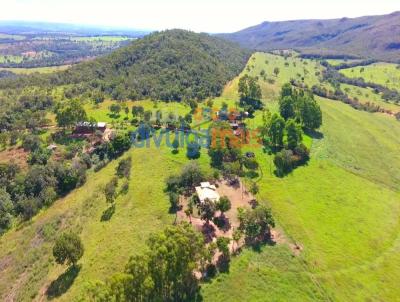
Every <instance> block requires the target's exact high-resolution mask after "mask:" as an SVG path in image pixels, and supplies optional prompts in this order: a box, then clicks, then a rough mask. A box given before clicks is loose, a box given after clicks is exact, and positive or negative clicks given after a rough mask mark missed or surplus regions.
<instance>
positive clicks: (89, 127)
mask: <svg viewBox="0 0 400 302" xmlns="http://www.w3.org/2000/svg"><path fill="white" fill-rule="evenodd" d="M106 128H107V124H106V123H104V122H99V123H95V124H92V123H90V122H79V123H77V124H76V127H75V131H74V132H75V133H79V134H88V133H93V132H94V131H101V132H104V131H106Z"/></svg>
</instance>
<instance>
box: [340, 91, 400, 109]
mask: <svg viewBox="0 0 400 302" xmlns="http://www.w3.org/2000/svg"><path fill="white" fill-rule="evenodd" d="M340 87H341V89H342V90H343V91H344V92H346V94H347V95H348V96H350V97H351V98H353V99H355V98H357V99H358V100H359V102H360V103H362V104H366V103H370V104H374V105H376V106H379V107H380V108H383V109H385V110H390V111H392V112H393V113H396V112H399V111H400V104H396V103H390V102H386V101H385V100H384V99H383V98H382V97H381V95H380V94H377V93H375V92H374V90H373V89H371V88H362V87H357V86H353V85H347V84H341V85H340Z"/></svg>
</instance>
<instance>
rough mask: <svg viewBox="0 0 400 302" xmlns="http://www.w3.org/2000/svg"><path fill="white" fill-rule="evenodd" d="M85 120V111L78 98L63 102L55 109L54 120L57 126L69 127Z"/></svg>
mask: <svg viewBox="0 0 400 302" xmlns="http://www.w3.org/2000/svg"><path fill="white" fill-rule="evenodd" d="M86 120H87V115H86V111H85V109H84V108H83V106H82V104H81V103H80V102H79V101H78V100H71V101H70V102H68V103H63V104H61V105H59V107H58V108H57V109H56V121H57V125H58V126H59V127H62V128H69V127H71V126H74V125H75V124H76V123H78V122H83V121H86Z"/></svg>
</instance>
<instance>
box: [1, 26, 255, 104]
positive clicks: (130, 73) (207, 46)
mask: <svg viewBox="0 0 400 302" xmlns="http://www.w3.org/2000/svg"><path fill="white" fill-rule="evenodd" d="M248 57H249V53H248V52H247V51H245V50H243V49H241V48H240V47H239V46H237V45H236V44H233V43H231V42H226V41H224V40H221V39H219V38H215V37H211V36H209V35H207V34H195V33H192V32H187V31H184V30H170V31H164V32H159V33H154V34H152V35H149V36H147V37H145V38H143V39H140V40H138V41H135V42H133V43H132V44H131V45H129V46H127V47H124V48H121V49H119V50H117V51H115V52H114V53H112V54H110V55H107V56H105V57H102V58H98V59H96V60H93V61H91V62H87V63H83V64H79V65H77V66H74V67H73V68H71V69H69V70H67V71H65V72H61V73H56V74H52V75H48V76H33V77H32V76H31V77H25V78H22V79H21V80H19V81H17V82H3V83H2V84H0V86H1V87H3V88H6V87H10V85H14V86H26V85H39V86H46V85H66V84H79V86H78V87H77V89H75V90H74V91H73V93H72V94H73V95H82V94H84V93H89V91H90V94H92V95H93V94H95V93H93V91H96V93H99V94H101V95H104V96H109V97H112V98H114V99H117V100H123V99H143V98H152V99H160V100H166V101H169V100H175V101H181V100H183V99H204V98H207V97H211V96H216V95H219V94H220V93H221V91H222V88H223V86H224V84H225V83H226V82H227V81H229V80H230V79H232V78H233V77H234V76H235V75H236V74H238V73H239V72H240V71H241V70H242V69H243V67H244V66H245V64H246V61H247V59H248Z"/></svg>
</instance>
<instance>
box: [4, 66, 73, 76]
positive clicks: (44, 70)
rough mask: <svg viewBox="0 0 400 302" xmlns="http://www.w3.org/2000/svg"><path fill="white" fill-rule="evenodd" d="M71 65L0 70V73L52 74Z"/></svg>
mask: <svg viewBox="0 0 400 302" xmlns="http://www.w3.org/2000/svg"><path fill="white" fill-rule="evenodd" d="M70 67H71V65H62V66H51V67H37V68H0V71H3V70H4V71H10V72H12V73H15V74H32V73H36V72H37V73H52V72H57V71H63V70H66V69H68V68H70Z"/></svg>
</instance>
